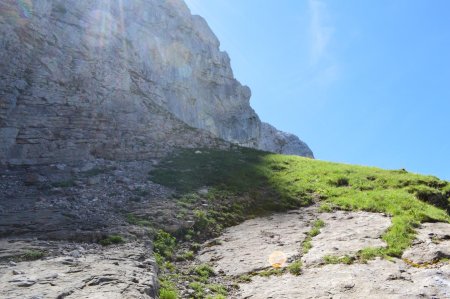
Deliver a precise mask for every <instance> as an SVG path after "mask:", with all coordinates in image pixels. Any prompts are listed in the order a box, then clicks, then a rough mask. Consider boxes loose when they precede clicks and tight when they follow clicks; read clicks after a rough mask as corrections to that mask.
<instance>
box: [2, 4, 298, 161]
mask: <svg viewBox="0 0 450 299" xmlns="http://www.w3.org/2000/svg"><path fill="white" fill-rule="evenodd" d="M0 34H1V37H0V140H1V142H0V162H1V163H11V164H42V163H53V162H71V161H79V160H85V159H91V158H93V157H95V158H107V159H116V160H117V159H144V158H149V157H159V156H162V155H164V154H165V153H166V152H168V151H169V150H170V149H171V148H174V147H224V146H228V144H229V143H235V144H239V145H242V146H249V147H256V148H261V149H267V150H271V148H265V147H264V145H265V144H267V143H270V141H268V142H266V141H267V140H265V139H270V138H274V137H273V136H272V135H270V134H266V133H264V132H263V130H262V124H261V122H260V120H259V118H258V116H257V114H256V113H255V112H254V111H253V109H252V108H251V107H250V105H249V99H250V96H251V92H250V89H249V88H248V87H246V86H242V85H241V84H240V83H239V82H238V81H237V80H236V79H235V78H234V77H233V72H232V70H231V67H230V61H229V57H228V55H227V54H226V53H225V52H221V51H220V50H219V41H218V40H217V38H216V37H215V35H214V34H213V33H212V32H211V30H210V29H209V27H208V25H207V24H206V22H205V21H204V20H203V19H202V18H201V17H199V16H192V15H191V14H190V12H189V9H188V8H187V6H186V5H185V4H184V3H183V2H182V1H180V0H166V1H160V0H148V1H143V0H131V1H119V0H118V1H94V0H91V1H59V0H39V1H37V0H28V1H12V0H2V1H0ZM278 135H279V134H278ZM276 138H278V137H276ZM262 139H264V140H262ZM288 143H289V142H288ZM294 148H295V146H294ZM289 153H294V154H299V155H303V154H304V153H305V151H304V149H303V148H302V149H299V150H295V149H294V150H292V151H289Z"/></svg>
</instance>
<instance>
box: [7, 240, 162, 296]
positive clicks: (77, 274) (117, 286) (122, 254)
mask: <svg viewBox="0 0 450 299" xmlns="http://www.w3.org/2000/svg"><path fill="white" fill-rule="evenodd" d="M3 244H5V243H3ZM77 247H78V249H74V250H72V251H70V252H67V253H66V254H62V255H60V256H54V257H47V258H43V259H40V260H36V261H25V262H16V263H14V262H7V261H4V262H2V263H1V264H0V290H1V295H0V297H1V298H42V299H43V298H77V299H79V298H108V299H114V298H155V297H156V287H157V282H156V279H157V278H156V266H155V262H154V260H153V259H152V258H150V256H149V254H150V251H149V248H146V247H145V246H143V245H142V244H137V243H136V244H125V245H120V246H110V247H105V248H100V249H96V250H89V251H85V250H83V249H82V248H81V247H79V246H77ZM94 251H95V252H94Z"/></svg>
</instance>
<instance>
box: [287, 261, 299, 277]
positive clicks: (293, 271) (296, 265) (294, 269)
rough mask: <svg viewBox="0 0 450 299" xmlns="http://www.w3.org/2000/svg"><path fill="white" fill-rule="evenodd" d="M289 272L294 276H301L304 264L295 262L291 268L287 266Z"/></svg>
mask: <svg viewBox="0 0 450 299" xmlns="http://www.w3.org/2000/svg"><path fill="white" fill-rule="evenodd" d="M287 270H288V271H289V273H291V274H292V275H300V274H301V273H302V262H301V261H295V262H293V263H291V264H290V265H289V266H287Z"/></svg>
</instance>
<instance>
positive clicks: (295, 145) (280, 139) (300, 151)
mask: <svg viewBox="0 0 450 299" xmlns="http://www.w3.org/2000/svg"><path fill="white" fill-rule="evenodd" d="M260 134H261V135H260V138H259V139H258V144H257V148H258V149H261V150H265V151H269V152H274V153H279V154H286V155H299V156H304V157H309V158H314V154H313V152H312V151H311V149H310V148H309V147H308V145H306V143H304V142H303V141H301V140H300V139H299V138H298V137H297V136H295V135H294V134H290V133H286V132H282V131H279V130H277V129H276V128H275V127H273V126H271V125H269V124H268V123H264V122H263V123H261V133H260Z"/></svg>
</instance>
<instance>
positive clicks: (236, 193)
mask: <svg viewBox="0 0 450 299" xmlns="http://www.w3.org/2000/svg"><path fill="white" fill-rule="evenodd" d="M195 152H196V150H191V149H187V150H179V151H177V152H175V153H173V154H172V155H170V156H168V157H167V158H166V159H165V160H164V161H162V162H161V163H160V164H159V166H158V168H157V169H154V170H152V171H151V172H150V173H149V179H150V180H152V181H154V182H156V183H159V184H162V185H166V186H169V187H172V188H174V189H176V190H177V192H178V194H177V196H176V198H175V199H176V202H177V207H178V208H179V210H178V211H177V213H178V214H177V215H179V219H192V222H193V224H192V226H190V227H189V228H188V229H185V230H184V231H183V232H182V233H177V236H178V235H179V236H180V239H181V240H184V241H188V242H189V243H190V244H191V245H190V246H188V247H187V248H184V252H183V253H181V254H180V257H179V260H180V262H182V263H183V262H185V261H186V260H190V259H191V258H192V256H193V253H194V252H197V251H198V250H199V248H200V246H199V245H198V243H201V242H203V241H205V240H207V239H211V238H214V237H215V236H218V235H219V234H220V233H221V232H222V230H223V229H224V228H225V227H228V226H232V225H236V224H238V223H240V222H242V221H244V220H246V219H249V218H252V217H258V216H262V215H266V214H269V213H272V212H282V211H286V210H288V209H293V208H298V207H301V206H307V205H310V204H312V203H314V202H316V203H318V204H319V205H320V208H319V211H321V212H332V211H333V210H336V209H341V210H351V211H368V212H378V213H384V214H387V215H389V216H390V217H391V221H392V224H391V226H390V227H389V229H388V230H387V231H386V232H385V233H384V235H383V236H382V238H383V240H384V241H385V242H386V244H387V246H386V247H384V248H364V249H362V250H361V251H359V252H358V253H357V254H356V256H354V257H349V256H343V257H334V256H327V257H325V258H324V262H326V263H351V262H353V261H354V260H359V261H366V260H369V259H373V258H374V257H376V256H382V257H387V258H389V257H400V256H401V255H402V253H403V251H404V250H405V249H406V248H408V247H409V246H410V245H411V243H412V240H413V239H414V237H415V229H416V228H417V227H418V226H419V225H420V223H424V222H436V221H441V222H450V216H449V209H450V204H449V198H450V184H449V183H448V182H446V181H442V180H439V179H438V178H436V177H433V176H422V175H417V174H413V173H409V172H407V171H406V170H404V169H401V170H382V169H379V168H373V167H362V166H354V165H346V164H339V163H331V162H324V161H318V160H312V159H308V158H303V157H297V156H285V155H278V154H272V153H267V152H261V151H257V150H253V149H247V148H238V147H236V148H233V149H230V150H228V151H223V150H211V149H201V153H200V154H196V153H195ZM204 190H206V192H205V191H204ZM130 221H134V222H135V223H138V219H135V218H131V219H130ZM130 221H129V222H130ZM323 225H324V224H323V222H321V221H317V222H315V223H314V224H313V227H312V228H311V230H310V232H309V233H308V236H307V238H306V240H305V241H304V242H303V243H302V251H303V254H305V253H306V252H308V250H309V249H310V248H311V247H312V244H311V241H312V238H313V237H314V236H316V235H317V234H318V233H320V228H321V227H323ZM167 239H169V240H171V239H170V238H166V237H164V238H163V240H166V241H167ZM158 240H159V239H158V238H155V243H161V244H163V246H159V245H155V252H156V253H157V254H156V255H157V258H158V256H159V259H162V260H172V259H173V256H174V250H175V249H174V248H175V246H172V245H173V242H172V241H168V243H167V244H166V243H165V242H166V241H163V240H160V241H158ZM170 248H172V249H170ZM191 252H192V253H191ZM185 255H186V256H185ZM168 271H169V270H168ZM287 271H289V272H292V273H293V274H296V273H300V272H301V264H300V263H298V264H297V263H296V262H294V263H292V264H291V265H290V266H288V267H287V268H284V269H267V270H264V271H260V272H258V273H252V274H250V275H248V276H242V277H241V278H237V281H240V280H239V279H242V281H246V280H248V279H251V276H252V275H263V276H265V275H279V274H281V273H286V272H287ZM177 273H178V272H177ZM205 273H209V272H208V271H206V272H205ZM203 274H204V273H203ZM203 274H202V273H197V272H196V271H195V270H193V269H191V270H190V271H189V273H178V274H177V275H180V277H178V278H173V279H174V280H177V279H181V280H183V279H186V280H188V281H189V282H190V283H194V284H193V285H192V289H194V294H195V295H194V296H193V297H192V298H203V297H205V298H207V297H208V296H210V297H211V296H225V295H223V294H219V293H217V294H206V293H207V292H206V290H209V289H208V288H207V285H208V284H209V283H210V282H211V281H210V280H211V276H207V275H203ZM208 275H210V274H208ZM195 296H197V297H195ZM211 298H214V297H211Z"/></svg>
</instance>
